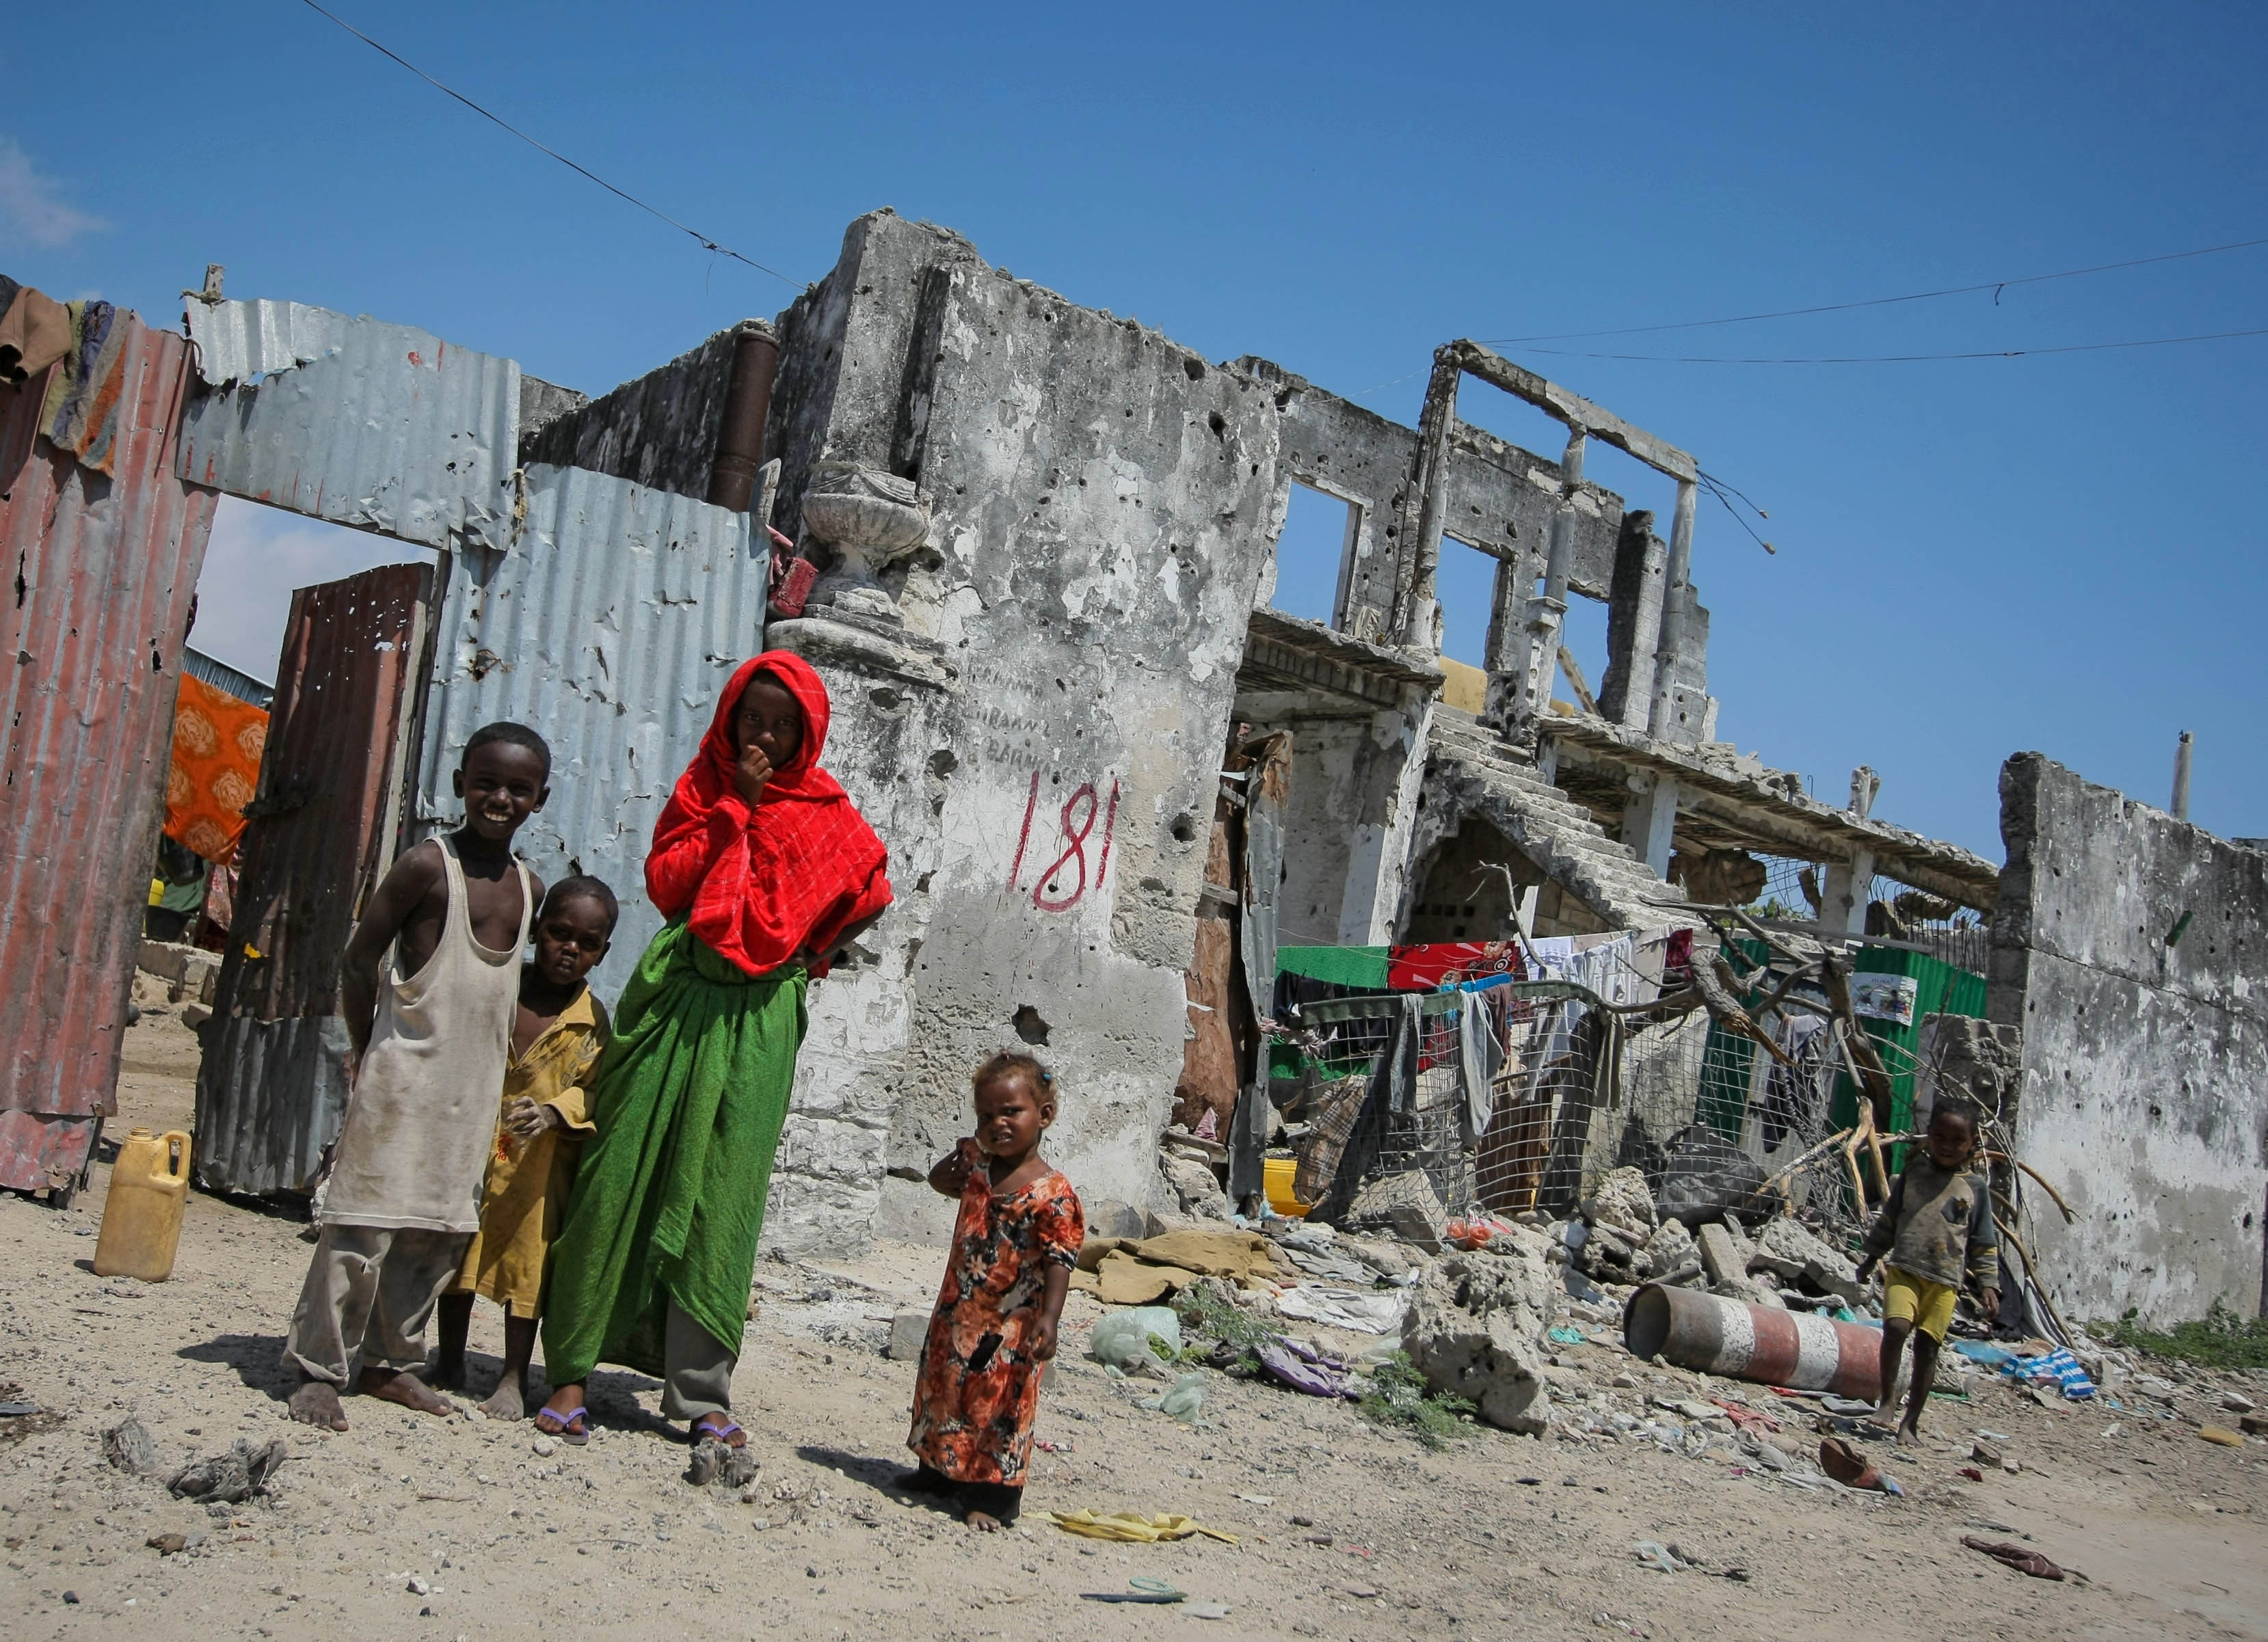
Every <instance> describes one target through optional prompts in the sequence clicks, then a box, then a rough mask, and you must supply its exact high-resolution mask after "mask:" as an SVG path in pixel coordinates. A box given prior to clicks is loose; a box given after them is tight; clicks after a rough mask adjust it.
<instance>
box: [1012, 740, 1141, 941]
mask: <svg viewBox="0 0 2268 1642" xmlns="http://www.w3.org/2000/svg"><path fill="white" fill-rule="evenodd" d="M1040 819H1041V818H1040V772H1039V771H1038V770H1036V769H1035V770H1034V771H1033V772H1032V787H1031V791H1030V792H1029V793H1028V794H1027V796H1026V797H1025V799H1024V824H1023V827H1022V828H1021V829H1020V830H1019V831H1018V833H1017V834H1016V858H1015V860H1014V862H1013V863H1012V864H1011V865H1010V866H1009V868H1008V893H1009V894H1010V895H1020V894H1022V893H1023V890H1024V887H1025V880H1024V863H1025V861H1026V859H1027V858H1029V859H1030V860H1032V861H1034V862H1040V861H1042V859H1044V860H1045V865H1040V866H1038V867H1037V869H1036V871H1035V873H1034V875H1033V877H1032V879H1031V880H1030V887H1031V895H1032V904H1033V905H1034V906H1035V907H1037V908H1039V909H1040V910H1041V911H1042V912H1063V911H1066V910H1068V909H1071V908H1072V907H1075V906H1077V905H1078V904H1079V901H1080V899H1081V898H1082V897H1084V896H1085V895H1086V894H1087V892H1088V891H1090V890H1094V889H1099V888H1101V887H1102V879H1103V875H1104V874H1105V873H1108V872H1109V870H1110V841H1111V837H1112V836H1113V835H1114V834H1115V833H1116V831H1117V830H1118V782H1117V780H1116V777H1113V778H1112V780H1111V783H1110V792H1109V796H1108V798H1105V797H1103V796H1102V795H1101V794H1100V793H1099V792H1097V791H1096V788H1095V784H1094V782H1092V781H1084V782H1081V783H1080V784H1079V785H1078V786H1077V787H1075V788H1073V789H1072V791H1071V796H1070V797H1069V798H1067V799H1064V801H1063V807H1062V809H1060V810H1059V811H1057V814H1056V817H1055V825H1056V829H1057V838H1056V841H1055V843H1048V842H1046V840H1045V835H1046V833H1047V832H1048V831H1049V827H1048V826H1047V824H1046V822H1045V821H1042V822H1041V826H1040V828H1039V830H1040V833H1041V835H1042V836H1040V837H1036V838H1035V836H1033V825H1032V823H1033V822H1034V821H1035V820H1040ZM1098 822H1099V823H1100V824H1101V832H1102V836H1101V841H1100V842H1099V843H1098V842H1097V841H1096V839H1095V836H1094V835H1095V830H1096V826H1097V823H1098ZM1058 846H1059V847H1058ZM1049 850H1056V851H1057V853H1056V854H1054V855H1053V857H1052V858H1049ZM1090 850H1092V851H1093V853H1092V855H1090V853H1089V851H1090Z"/></svg>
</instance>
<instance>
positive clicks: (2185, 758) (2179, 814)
mask: <svg viewBox="0 0 2268 1642" xmlns="http://www.w3.org/2000/svg"><path fill="white" fill-rule="evenodd" d="M2191 745H2192V741H2191V736H2190V733H2189V732H2188V731H2187V730H2184V731H2183V732H2182V739H2181V740H2178V741H2176V742H2175V743H2174V819H2175V820H2176V821H2187V820H2188V819H2189V818H2190V748H2191Z"/></svg>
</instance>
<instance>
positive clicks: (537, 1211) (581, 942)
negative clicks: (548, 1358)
mask: <svg viewBox="0 0 2268 1642" xmlns="http://www.w3.org/2000/svg"><path fill="white" fill-rule="evenodd" d="M619 916H620V908H619V907H618V905H617V904H616V902H615V895H614V892H613V891H612V890H611V889H609V888H608V887H607V886H606V885H605V884H603V883H601V882H600V880H597V879H595V878H588V877H575V878H567V879H563V880H560V881H559V882H558V883H557V884H556V885H555V886H553V887H552V890H551V893H550V894H549V895H546V896H545V897H544V898H543V908H542V910H541V912H539V913H538V914H537V916H536V921H535V959H534V962H532V963H528V964H526V965H524V966H522V968H521V970H520V982H519V1013H518V1015H517V1016H516V1017H515V1019H514V1020H513V1022H512V1057H511V1059H510V1060H509V1061H507V1062H506V1063H505V1066H504V1104H503V1109H502V1112H501V1114H500V1116H499V1118H498V1121H497V1138H496V1150H495V1152H493V1153H492V1154H491V1155H490V1159H489V1167H488V1177H487V1179H486V1181H485V1182H484V1183H483V1185H482V1194H481V1229H480V1230H479V1232H478V1233H475V1235H474V1237H473V1240H472V1244H471V1246H470V1247H469V1248H467V1249H466V1250H465V1262H464V1265H463V1267H462V1269H461V1270H460V1271H459V1272H458V1274H457V1280H456V1282H455V1284H454V1285H453V1286H452V1287H451V1289H450V1291H449V1292H447V1293H446V1294H444V1295H443V1296H442V1297H441V1302H440V1322H441V1351H440V1361H439V1363H438V1365H437V1366H436V1372H435V1379H436V1381H438V1383H439V1384H442V1385H445V1386H456V1387H461V1386H462V1385H463V1383H464V1378H465V1336H466V1333H467V1331H468V1329H469V1328H470V1326H471V1323H472V1315H473V1296H474V1295H475V1294H485V1295H487V1296H488V1297H489V1299H490V1300H494V1301H496V1302H497V1304H498V1305H499V1306H502V1307H504V1372H503V1373H502V1374H501V1375H500V1376H498V1378H497V1386H496V1390H495V1391H494V1393H493V1394H491V1395H490V1397H489V1400H488V1401H487V1402H485V1403H482V1404H481V1411H482V1413H484V1414H486V1415H487V1416H488V1417H490V1419H519V1418H520V1417H522V1415H523V1414H524V1413H525V1412H526V1411H527V1400H528V1398H529V1396H530V1395H532V1392H531V1389H530V1388H529V1386H528V1383H527V1378H528V1362H529V1359H531V1358H532V1357H533V1356H534V1353H535V1335H536V1320H537V1319H538V1317H540V1316H541V1314H542V1309H543V1288H544V1278H545V1277H546V1275H547V1269H548V1267H549V1263H550V1255H551V1245H552V1243H553V1241H555V1240H556V1238H557V1237H558V1235H559V1228H560V1226H561V1225H562V1224H563V1222H564V1221H565V1219H566V1214H567V1197H568V1193H569V1192H570V1191H571V1189H573V1186H574V1183H575V1164H576V1160H577V1159H578V1157H579V1156H580V1155H581V1152H582V1149H583V1147H582V1143H583V1138H584V1137H585V1135H588V1134H590V1133H592V1132H593V1130H592V1124H591V1118H590V1112H589V1107H588V1101H587V1099H586V1094H585V1092H586V1090H587V1089H588V1087H589V1085H590V1079H591V1074H592V1072H593V1071H594V1070H595V1069H596V1067H597V1066H598V1064H599V1055H600V1050H602V1049H605V1047H606V1043H607V1033H608V1021H607V1011H606V1006H605V1005H602V1004H600V1002H599V1000H598V998H596V997H594V996H593V993H592V991H591V989H590V987H589V986H588V985H586V984H585V982H584V976H587V975H588V974H589V973H590V972H591V968H592V967H593V965H594V964H596V963H597V962H598V961H600V959H601V958H604V957H605V956H606V955H607V946H608V942H609V941H610V940H611V939H613V936H614V931H615V919H616V917H619Z"/></svg>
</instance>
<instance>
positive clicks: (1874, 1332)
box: [1623, 1283, 1882, 1403]
mask: <svg viewBox="0 0 2268 1642" xmlns="http://www.w3.org/2000/svg"><path fill="white" fill-rule="evenodd" d="M1623 1343H1624V1344H1626V1345H1628V1346H1629V1347H1630V1349H1631V1355H1632V1356H1634V1357H1637V1358H1638V1359H1642V1360H1644V1361H1646V1362H1651V1361H1653V1359H1655V1358H1656V1357H1660V1358H1663V1359H1667V1360H1668V1361H1669V1362H1671V1363H1674V1364H1675V1365H1676V1366H1678V1367H1680V1368H1697V1369H1699V1370H1700V1371H1701V1372H1702V1373H1709V1374H1723V1375H1726V1376H1727V1378H1730V1379H1735V1380H1753V1381H1756V1383H1758V1384H1759V1385H1767V1386H1786V1387H1788V1388H1791V1389H1793V1390H1797V1391H1831V1392H1833V1393H1834V1394H1835V1395H1837V1396H1845V1397H1859V1398H1863V1399H1864V1400H1866V1401H1867V1402H1869V1403H1871V1402H1874V1401H1875V1400H1876V1399H1877V1398H1878V1397H1879V1396H1880V1395H1881V1362H1882V1336H1881V1331H1880V1330H1879V1329H1867V1328H1861V1327H1860V1326H1859V1324H1857V1323H1855V1322H1837V1321H1836V1320H1835V1319H1833V1318H1832V1317H1820V1316H1815V1315H1813V1314H1809V1313H1803V1312H1792V1311H1775V1310H1772V1309H1771V1308H1770V1307H1764V1306H1750V1305H1748V1304H1747V1303H1745V1302H1744V1301H1741V1300H1727V1299H1725V1298H1723V1297H1722V1296H1721V1295H1717V1294H1702V1293H1697V1292H1695V1291H1693V1290H1691V1289H1682V1288H1665V1287H1663V1286H1662V1285H1661V1284H1659V1283H1649V1284H1647V1285H1646V1286H1645V1287H1644V1288H1641V1289H1640V1290H1638V1292H1637V1293H1635V1294H1633V1295H1631V1300H1630V1304H1629V1305H1628V1306H1627V1307H1624V1311H1623Z"/></svg>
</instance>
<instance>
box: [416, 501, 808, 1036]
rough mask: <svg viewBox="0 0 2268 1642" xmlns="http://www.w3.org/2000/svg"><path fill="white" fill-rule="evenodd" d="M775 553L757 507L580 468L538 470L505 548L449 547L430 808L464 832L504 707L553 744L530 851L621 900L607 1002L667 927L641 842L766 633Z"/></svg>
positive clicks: (426, 765) (524, 842)
mask: <svg viewBox="0 0 2268 1642" xmlns="http://www.w3.org/2000/svg"><path fill="white" fill-rule="evenodd" d="M768 556H769V553H768V551H767V552H758V551H757V550H756V549H754V548H752V547H751V545H750V542H749V535H748V517H747V514H745V513H731V512H725V510H724V509H722V508H718V507H711V506H710V505H709V504H706V503H704V502H696V501H695V500H693V499H692V498H691V497H683V496H677V495H674V494H672V493H670V492H668V491H664V490H649V489H647V488H646V487H644V486H643V485H637V484H632V483H630V482H629V481H627V480H623V479H616V478H613V477H610V476H609V475H605V474H597V473H592V472H590V471H588V470H587V469H584V468H549V467H532V468H529V469H528V470H527V519H526V521H525V523H524V524H523V525H522V526H521V528H520V530H519V534H518V535H517V536H516V537H515V538H514V539H513V541H512V545H511V547H510V548H509V549H506V550H505V551H504V552H502V553H491V552H484V551H482V550H479V549H468V551H465V552H463V553H460V554H458V555H457V556H455V558H454V562H453V564H452V566H451V569H450V573H449V584H448V588H447V591H446V593H445V594H444V596H443V601H442V610H441V616H440V622H439V644H438V650H437V652H436V655H435V658H434V678H433V688H432V691H431V696H430V697H429V699H428V703H427V709H426V722H427V725H428V726H429V727H428V729H427V732H426V734H425V738H424V756H423V763H422V767H421V769H420V773H419V777H418V794H419V799H418V802H419V806H420V808H419V819H420V821H423V822H424V823H426V824H428V825H429V826H435V827H438V826H451V825H454V824H455V823H456V821H458V820H459V818H460V814H461V813H462V812H461V806H460V804H459V802H458V800H457V799H456V798H455V797H454V796H453V793H452V792H451V791H450V783H449V777H450V774H451V772H452V771H453V770H454V769H456V768H457V763H458V761H459V759H460V757H461V756H462V755H463V751H464V746H465V743H466V741H467V740H469V739H470V738H471V736H472V733H473V732H474V731H475V730H476V729H478V728H479V727H480V726H481V725H484V724H489V723H491V722H493V721H495V720H497V719H499V718H508V719H512V720H515V721H517V722H519V723H521V724H525V725H529V726H530V727H531V728H533V729H534V730H536V731H538V732H539V733H541V735H542V736H543V738H544V739H545V740H547V741H549V743H550V744H551V797H550V800H549V802H548V803H547V804H546V805H545V806H544V807H543V808H542V809H541V811H539V812H538V813H537V814H535V815H534V816H533V817H532V818H531V819H530V820H529V821H528V823H527V826H526V827H524V828H521V829H520V834H519V845H518V847H519V851H520V853H521V854H522V855H523V856H524V857H526V858H527V862H528V864H529V865H532V866H533V867H534V869H535V870H536V872H537V873H539V874H541V877H542V878H543V880H544V881H545V882H546V883H553V882H556V881H557V880H558V879H560V878H561V877H562V876H563V875H565V874H567V873H578V872H581V873H593V874H594V875H596V876H598V877H600V878H602V879H604V880H606V881H607V882H608V885H610V886H611V887H613V889H614V891H615V895H618V896H619V897H621V900H622V923H621V924H620V926H619V927H618V928H617V929H616V930H615V944H614V950H613V951H612V952H611V953H610V954H608V957H607V960H606V961H605V963H604V964H602V965H601V966H600V968H599V969H598V970H596V971H595V972H594V973H593V976H592V981H593V985H595V986H596V987H597V988H598V990H599V991H600V995H601V996H603V997H608V998H612V997H614V996H615V995H616V994H617V993H619V991H620V990H621V989H622V984H623V983H624V982H626V981H627V980H628V979H629V978H630V970H631V968H633V967H634V966H635V965H636V964H637V957H638V954H639V953H640V952H641V951H642V950H644V946H645V944H646V942H647V941H648V940H650V939H652V937H653V935H654V932H655V931H658V930H659V928H660V927H661V918H660V915H659V913H657V912H656V911H655V910H654V909H653V907H652V903H651V902H648V901H647V900H646V896H645V870H644V869H645V854H646V845H647V842H648V840H649V838H650V837H651V836H652V831H653V823H654V821H656V820H657V819H658V818H659V816H660V814H661V806H663V804H665V803H666V802H667V801H668V799H669V794H670V790H671V788H672V787H674V785H675V784H676V781H677V777H678V776H679V775H680V774H681V773H682V771H683V770H684V769H685V767H686V765H687V764H688V763H689V762H691V761H692V758H693V755H694V753H695V751H696V749H697V748H698V747H699V746H700V744H701V737H702V734H703V732H704V731H706V730H707V729H708V727H709V718H710V713H711V705H712V703H714V702H715V700H716V696H717V692H718V690H719V689H720V688H723V686H724V682H725V679H726V678H727V677H729V676H730V675H731V674H732V671H733V667H734V666H737V665H738V664H739V663H740V661H742V660H744V659H747V657H748V656H750V655H753V654H754V653H755V650H756V648H757V647H758V645H759V644H760V643H761V631H762V621H763V604H764V593H765V581H766V575H767V571H768V565H767V563H766V559H767V558H768Z"/></svg>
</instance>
